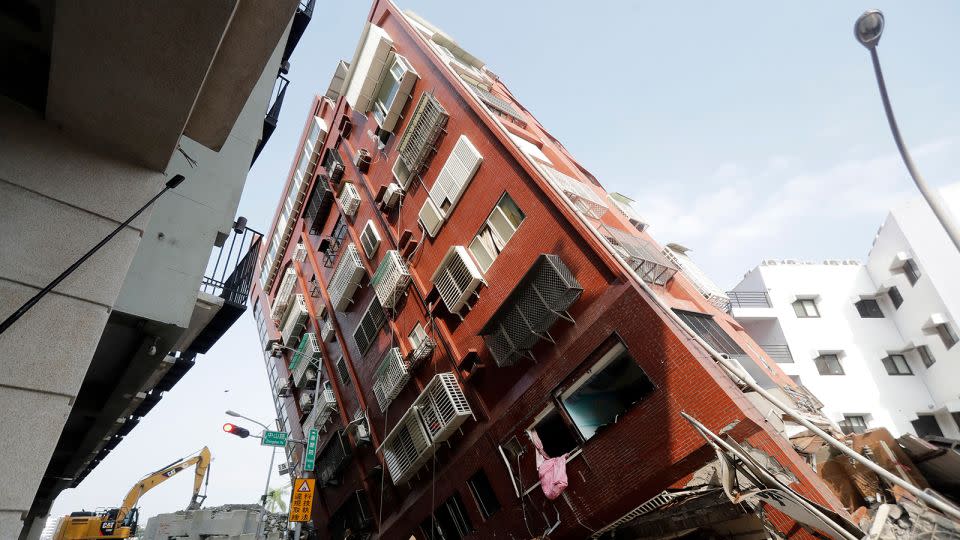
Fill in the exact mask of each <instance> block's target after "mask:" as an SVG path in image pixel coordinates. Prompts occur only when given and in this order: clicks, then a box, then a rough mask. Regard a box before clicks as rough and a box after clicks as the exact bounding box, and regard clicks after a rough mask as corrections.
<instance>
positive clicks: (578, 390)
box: [551, 344, 654, 455]
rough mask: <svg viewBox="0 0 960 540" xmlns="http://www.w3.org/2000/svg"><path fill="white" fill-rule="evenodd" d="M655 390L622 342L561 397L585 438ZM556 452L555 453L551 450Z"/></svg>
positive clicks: (615, 419)
mask: <svg viewBox="0 0 960 540" xmlns="http://www.w3.org/2000/svg"><path fill="white" fill-rule="evenodd" d="M653 390H654V386H653V383H652V382H650V378H649V377H647V374H646V373H644V372H643V370H642V369H641V368H640V366H639V365H637V362H636V360H634V359H633V357H632V356H630V353H628V352H627V349H626V347H624V346H623V345H622V344H617V345H616V346H614V347H613V348H612V349H611V350H610V351H609V352H608V353H607V354H605V355H604V356H603V358H601V359H600V361H599V362H597V363H596V364H595V365H594V366H593V367H592V368H590V369H589V370H588V371H587V372H586V373H585V374H584V375H583V376H582V377H581V378H580V380H578V381H577V382H576V383H574V385H573V386H572V387H570V388H569V389H567V390H566V391H564V392H563V394H562V395H561V397H560V400H561V402H562V403H563V406H564V408H565V409H566V411H567V414H569V415H570V419H571V420H572V421H573V423H574V424H575V425H576V427H577V429H578V430H579V431H580V435H581V436H582V437H583V439H584V440H588V439H590V438H591V437H593V436H594V434H595V433H596V432H597V430H598V429H599V428H600V427H601V426H605V425H608V424H614V423H616V422H617V420H619V419H620V416H622V415H623V414H624V413H625V412H626V411H627V410H629V409H630V407H632V406H633V405H634V404H635V403H637V402H639V401H641V400H642V399H643V398H645V397H647V396H648V395H650V393H652V392H653ZM551 455H553V454H551Z"/></svg>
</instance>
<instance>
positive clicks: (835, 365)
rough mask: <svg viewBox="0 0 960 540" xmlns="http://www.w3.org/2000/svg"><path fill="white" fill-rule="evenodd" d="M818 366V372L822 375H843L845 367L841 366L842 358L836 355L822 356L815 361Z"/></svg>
mask: <svg viewBox="0 0 960 540" xmlns="http://www.w3.org/2000/svg"><path fill="white" fill-rule="evenodd" d="M813 363H814V364H816V365H817V371H818V372H819V373H820V374H821V375H843V374H844V373H843V366H842V365H840V357H839V355H836V354H821V355H820V356H818V357H816V358H814V359H813Z"/></svg>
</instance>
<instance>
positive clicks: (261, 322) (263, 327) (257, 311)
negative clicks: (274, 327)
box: [253, 299, 273, 349]
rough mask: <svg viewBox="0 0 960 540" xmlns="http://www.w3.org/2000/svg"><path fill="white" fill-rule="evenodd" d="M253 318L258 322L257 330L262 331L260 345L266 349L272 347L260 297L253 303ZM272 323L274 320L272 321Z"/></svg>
mask: <svg viewBox="0 0 960 540" xmlns="http://www.w3.org/2000/svg"><path fill="white" fill-rule="evenodd" d="M253 319H254V320H255V321H256V322H257V331H258V332H259V333H260V345H261V346H262V347H263V348H264V349H268V348H270V347H269V345H270V336H269V334H268V333H267V319H266V317H265V316H264V314H263V306H262V305H261V304H260V300H259V299H258V300H257V301H256V302H255V303H254V304H253ZM271 324H273V322H272V321H271Z"/></svg>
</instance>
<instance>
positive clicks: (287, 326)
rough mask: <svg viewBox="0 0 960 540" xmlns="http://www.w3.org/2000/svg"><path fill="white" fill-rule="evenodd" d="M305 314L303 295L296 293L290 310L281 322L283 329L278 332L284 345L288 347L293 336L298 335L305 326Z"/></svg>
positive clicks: (305, 306)
mask: <svg viewBox="0 0 960 540" xmlns="http://www.w3.org/2000/svg"><path fill="white" fill-rule="evenodd" d="M307 316H308V313H307V303H306V302H305V301H304V298H303V295H302V294H298V295H296V297H295V299H294V301H293V302H292V303H291V305H290V311H289V313H287V318H286V320H285V321H284V323H283V330H282V331H281V332H280V336H281V337H282V338H283V344H284V345H286V346H288V347H289V346H290V344H291V343H293V340H294V339H295V338H299V337H300V333H301V332H303V330H304V328H306V324H307Z"/></svg>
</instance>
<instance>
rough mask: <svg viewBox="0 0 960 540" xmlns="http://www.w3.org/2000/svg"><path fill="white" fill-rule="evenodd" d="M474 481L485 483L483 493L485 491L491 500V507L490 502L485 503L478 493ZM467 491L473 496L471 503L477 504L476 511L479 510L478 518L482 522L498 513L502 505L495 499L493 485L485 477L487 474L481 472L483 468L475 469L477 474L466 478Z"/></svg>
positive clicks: (495, 493)
mask: <svg viewBox="0 0 960 540" xmlns="http://www.w3.org/2000/svg"><path fill="white" fill-rule="evenodd" d="M475 479H482V480H483V482H485V483H486V486H485V489H484V491H487V492H488V493H487V494H488V495H489V496H490V497H492V498H493V501H492V503H493V504H492V505H491V504H490V502H491V501H485V500H484V499H485V498H484V497H483V496H482V494H481V493H480V491H481V490H479V489H477V486H476V483H477V482H475ZM467 489H468V490H469V491H470V495H472V496H473V501H474V502H475V503H476V504H477V509H478V510H480V516H481V517H483V520H484V521H486V520H488V519H490V517H492V516H493V515H494V514H496V513H497V512H499V511H500V510H501V509H502V508H503V505H502V504H500V499H499V498H497V491H496V490H495V489H493V484H492V483H490V477H488V476H487V472H486V471H485V470H483V467H480V468H479V469H477V472H475V473H473V474H472V475H470V478H467ZM488 506H491V507H492V506H495V508H492V509H491V508H488Z"/></svg>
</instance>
